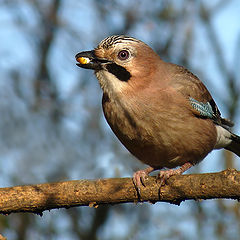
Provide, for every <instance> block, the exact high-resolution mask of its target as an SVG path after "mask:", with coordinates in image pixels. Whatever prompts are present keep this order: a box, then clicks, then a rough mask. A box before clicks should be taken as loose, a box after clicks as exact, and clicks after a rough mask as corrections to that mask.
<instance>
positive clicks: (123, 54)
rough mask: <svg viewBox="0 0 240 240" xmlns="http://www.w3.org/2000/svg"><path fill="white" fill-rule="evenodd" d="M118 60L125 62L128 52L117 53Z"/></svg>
mask: <svg viewBox="0 0 240 240" xmlns="http://www.w3.org/2000/svg"><path fill="white" fill-rule="evenodd" d="M118 58H119V59H120V60H126V59H128V58H129V52H128V51H127V50H121V51H120V52H119V53H118Z"/></svg>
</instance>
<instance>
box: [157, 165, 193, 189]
mask: <svg viewBox="0 0 240 240" xmlns="http://www.w3.org/2000/svg"><path fill="white" fill-rule="evenodd" d="M192 166H193V164H192V163H190V162H187V163H184V164H183V165H182V166H181V167H180V168H178V169H169V170H161V171H160V172H159V173H158V177H157V181H159V183H160V187H161V186H164V185H165V184H166V181H167V180H168V179H169V178H170V177H171V176H173V175H180V174H182V173H183V172H185V171H187V170H188V169H189V168H190V167H192Z"/></svg>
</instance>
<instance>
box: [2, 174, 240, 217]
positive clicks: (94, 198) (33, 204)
mask: <svg viewBox="0 0 240 240" xmlns="http://www.w3.org/2000/svg"><path fill="white" fill-rule="evenodd" d="M239 182H240V172H238V171H236V170H234V169H228V170H225V171H223V172H219V173H208V174H191V175H183V176H173V177H171V178H170V179H169V180H168V182H167V184H166V185H165V186H163V187H161V189H159V185H158V183H156V178H155V177H149V178H148V179H146V182H145V184H146V187H142V189H141V197H140V198H139V195H138V194H137V191H136V189H135V187H134V185H133V182H132V179H131V178H112V179H99V180H77V181H66V182H56V183H45V184H37V185H25V186H16V187H9V188H1V189H0V203H1V204H0V213H2V214H9V213H13V212H33V213H37V214H42V212H43V211H44V210H50V209H54V208H70V207H75V206H90V207H97V206H98V205H99V204H118V203H126V202H135V203H137V202H139V201H141V202H150V203H155V202H158V201H160V202H169V203H174V204H178V205H179V204H180V203H181V202H182V201H184V200H189V199H193V200H198V199H213V198H230V199H239V198H240V184H239Z"/></svg>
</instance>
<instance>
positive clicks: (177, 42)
mask: <svg viewBox="0 0 240 240" xmlns="http://www.w3.org/2000/svg"><path fill="white" fill-rule="evenodd" d="M239 12H240V3H239V1H237V0H230V1H226V0H214V1H204V0H202V1H201V0H199V1H190V0H179V1H176V0H170V1H164V0H162V1H154V0H149V1H140V0H135V1H134V0H131V1H125V0H124V1H123V0H113V1H106V0H88V1H87V0H83V1H77V0H71V1H63V0H53V1H50V0H44V1H43V0H31V1H29V0H22V1H19V0H11V1H7V0H2V1H0V56H1V57H0V116H1V119H0V183H1V187H5V186H12V185H19V184H30V183H41V182H50V181H59V180H66V179H83V178H88V179H89V178H100V177H119V176H120V177H126V176H131V175H132V173H133V171H135V170H137V169H139V168H141V167H142V166H141V164H140V163H139V162H138V161H136V160H135V159H133V157H132V156H130V154H129V153H128V152H127V150H126V149H125V148H124V147H123V146H122V145H121V144H120V143H119V142H118V140H117V139H116V137H115V136H114V135H113V133H112V132H111V130H110V129H109V127H108V125H107V124H106V122H105V120H104V118H103V114H102V110H101V90H100V88H99V86H98V83H97V80H96V79H95V78H94V76H93V73H92V72H90V71H85V70H83V69H79V68H77V67H76V66H75V59H74V56H75V54H76V53H77V52H79V51H82V50H90V49H92V48H94V47H95V46H96V45H97V44H98V42H99V41H100V40H102V39H103V38H105V37H106V36H109V35H112V34H126V35H130V36H133V37H136V38H139V39H141V40H143V41H144V42H146V43H147V44H149V45H150V46H151V47H153V48H154V49H155V50H156V51H157V52H158V53H159V54H160V55H161V57H162V58H163V59H164V60H166V61H171V62H174V63H177V64H180V65H184V66H186V67H187V68H189V69H190V70H191V71H193V72H194V73H195V74H197V75H198V76H199V77H200V79H202V80H203V81H204V83H205V84H206V85H207V86H208V88H209V90H210V92H212V95H213V97H214V98H215V99H216V102H217V103H218V106H219V108H220V109H221V111H222V114H223V115H224V116H225V117H228V118H231V119H232V120H233V121H235V122H236V123H237V124H236V128H235V129H234V131H235V132H236V133H238V134H239V133H240V110H239V103H240V100H239V98H240V74H239V69H240V48H239V46H240V21H239ZM235 160H236V161H235ZM226 167H236V168H238V169H239V167H240V164H239V159H237V158H235V157H234V156H233V155H232V154H231V153H227V152H223V151H215V152H213V153H211V154H210V155H209V156H208V157H207V158H206V159H205V160H204V161H203V162H202V163H201V164H199V165H198V166H196V167H195V168H193V169H192V171H200V172H210V171H211V172H214V171H219V170H222V169H225V168H226ZM239 222H240V208H239V203H238V202H236V201H229V200H228V201H227V200H218V201H202V202H194V201H187V202H185V203H182V204H181V206H180V207H179V206H173V205H169V204H165V203H157V204H155V205H150V204H138V205H133V204H122V205H119V206H102V207H99V208H97V209H92V208H89V207H79V208H73V209H68V210H65V209H61V210H52V211H51V212H45V213H44V215H43V216H42V217H40V216H35V215H33V214H11V215H10V216H0V232H1V233H2V234H3V235H4V236H6V237H7V238H8V239H36V240H38V239H59V240H60V239H61V240H65V239H66V240H68V239H69V240H70V239H74V240H75V239H81V240H85V239H88V240H89V239H90V240H92V239H93V240H94V239H106V240H107V239H116V240H124V239H136V240H139V239H205V238H207V239H237V236H239V235H240V225H239Z"/></svg>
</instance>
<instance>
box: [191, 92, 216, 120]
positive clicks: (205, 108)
mask: <svg viewBox="0 0 240 240" xmlns="http://www.w3.org/2000/svg"><path fill="white" fill-rule="evenodd" d="M189 100H190V103H191V105H192V107H193V108H194V109H195V110H197V111H198V112H199V113H200V115H201V116H203V117H208V118H213V119H214V118H215V114H214V112H213V109H212V107H211V105H210V103H209V102H207V103H203V102H199V101H197V100H195V99H194V98H192V97H190V98H189Z"/></svg>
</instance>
